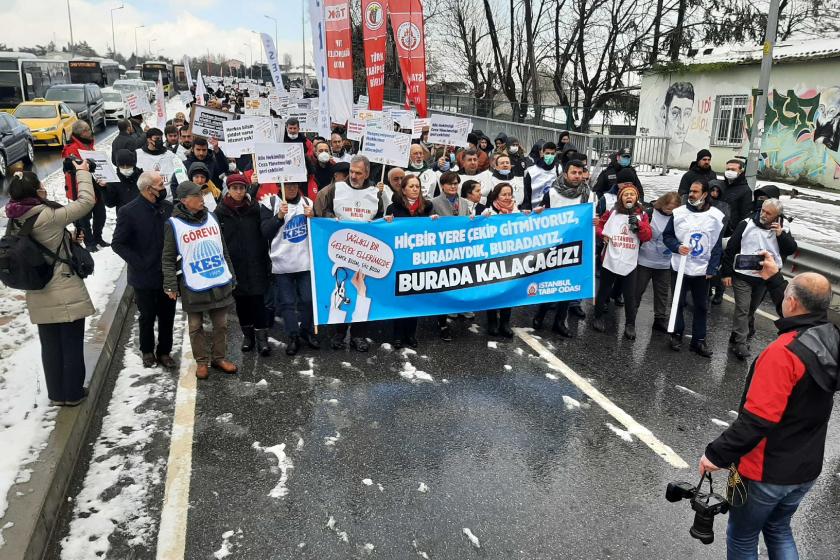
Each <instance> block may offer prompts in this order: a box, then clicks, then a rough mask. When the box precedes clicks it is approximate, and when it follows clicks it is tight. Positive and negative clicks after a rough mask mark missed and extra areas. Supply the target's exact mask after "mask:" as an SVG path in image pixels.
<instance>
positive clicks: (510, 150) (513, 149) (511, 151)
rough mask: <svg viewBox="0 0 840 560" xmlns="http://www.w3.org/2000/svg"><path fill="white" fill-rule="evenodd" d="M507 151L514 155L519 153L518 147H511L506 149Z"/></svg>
mask: <svg viewBox="0 0 840 560" xmlns="http://www.w3.org/2000/svg"><path fill="white" fill-rule="evenodd" d="M508 151H509V152H510V153H512V154H515V153H516V152H518V151H519V146H511V147H510V148H508Z"/></svg>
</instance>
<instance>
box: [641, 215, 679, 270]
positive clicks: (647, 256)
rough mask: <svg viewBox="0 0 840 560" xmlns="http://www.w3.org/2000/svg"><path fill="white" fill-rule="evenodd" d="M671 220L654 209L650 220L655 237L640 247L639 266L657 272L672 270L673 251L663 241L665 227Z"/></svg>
mask: <svg viewBox="0 0 840 560" xmlns="http://www.w3.org/2000/svg"><path fill="white" fill-rule="evenodd" d="M670 220H671V216H666V215H665V214H663V213H662V212H660V211H659V210H656V209H654V210H653V212H652V215H651V219H650V229H651V230H653V236H652V237H651V239H650V241H646V242H645V243H642V246H641V247H639V264H640V265H642V266H646V267H648V268H653V269H656V270H667V269H669V268H671V250H670V249H669V248H668V246H667V245H665V242H664V241H663V240H662V234H663V233H664V231H665V226H667V225H668V222H669V221H670Z"/></svg>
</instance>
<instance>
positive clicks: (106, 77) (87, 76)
mask: <svg viewBox="0 0 840 560" xmlns="http://www.w3.org/2000/svg"><path fill="white" fill-rule="evenodd" d="M69 64H70V80H71V81H72V82H73V83H74V84H96V85H98V86H99V87H101V88H104V87H108V86H110V85H113V84H114V82H115V81H117V80H119V79H120V65H119V64H118V63H117V62H116V61H114V60H110V59H107V58H85V59H81V58H74V59H73V60H71V61H70V63H69Z"/></svg>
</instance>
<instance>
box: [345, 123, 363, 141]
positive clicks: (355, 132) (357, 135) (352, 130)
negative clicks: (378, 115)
mask: <svg viewBox="0 0 840 560" xmlns="http://www.w3.org/2000/svg"><path fill="white" fill-rule="evenodd" d="M364 135H365V121H363V120H362V119H350V120H349V121H347V139H348V140H354V141H356V142H359V141H360V140H361V139H362V137H363V136H364Z"/></svg>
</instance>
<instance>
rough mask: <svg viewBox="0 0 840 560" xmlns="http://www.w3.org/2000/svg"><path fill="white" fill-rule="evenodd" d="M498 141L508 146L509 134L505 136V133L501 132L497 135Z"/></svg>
mask: <svg viewBox="0 0 840 560" xmlns="http://www.w3.org/2000/svg"><path fill="white" fill-rule="evenodd" d="M496 140H501V141H502V144H505V145H507V143H508V135H507V134H505V133H504V132H500V133H498V134H497V135H496ZM496 140H494V141H493V143H494V144H495V143H496Z"/></svg>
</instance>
